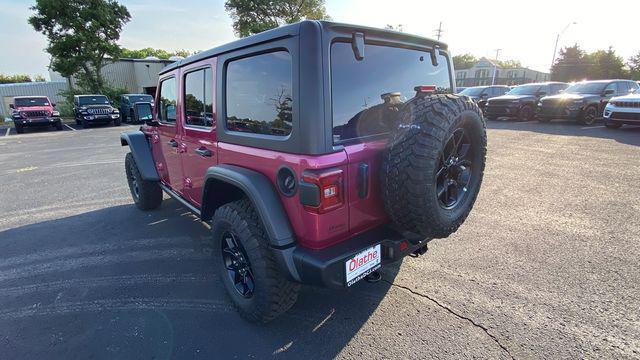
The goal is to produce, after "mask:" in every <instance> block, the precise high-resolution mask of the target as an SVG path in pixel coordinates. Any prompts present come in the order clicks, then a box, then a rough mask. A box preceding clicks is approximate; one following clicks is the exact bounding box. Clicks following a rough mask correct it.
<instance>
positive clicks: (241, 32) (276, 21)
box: [224, 0, 330, 37]
mask: <svg viewBox="0 0 640 360" xmlns="http://www.w3.org/2000/svg"><path fill="white" fill-rule="evenodd" d="M224 7H225V9H226V10H227V11H228V12H229V14H230V15H231V19H233V30H234V31H235V33H236V35H238V36H240V37H245V36H249V35H252V34H257V33H259V32H262V31H265V30H269V29H273V28H277V27H278V26H280V25H284V24H291V23H294V22H297V21H301V20H328V19H330V17H329V15H327V11H326V10H325V8H324V0H227V2H226V3H225V4H224Z"/></svg>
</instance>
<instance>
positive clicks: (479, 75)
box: [455, 57, 549, 87]
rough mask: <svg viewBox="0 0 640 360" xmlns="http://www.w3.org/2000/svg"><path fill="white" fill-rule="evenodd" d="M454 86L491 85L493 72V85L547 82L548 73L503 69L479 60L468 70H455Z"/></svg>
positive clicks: (488, 61) (492, 63)
mask: <svg viewBox="0 0 640 360" xmlns="http://www.w3.org/2000/svg"><path fill="white" fill-rule="evenodd" d="M455 70H456V73H455V77H456V86H464V87H468V86H482V85H491V82H492V79H493V73H494V71H495V82H494V83H495V85H520V84H527V83H532V82H544V81H549V73H545V72H541V71H536V70H531V69H529V68H525V67H520V68H508V69H505V68H503V67H501V66H500V65H497V66H496V64H495V63H494V62H493V61H491V60H489V59H487V58H484V57H483V58H480V60H478V62H477V63H475V64H473V66H471V67H470V68H468V69H455Z"/></svg>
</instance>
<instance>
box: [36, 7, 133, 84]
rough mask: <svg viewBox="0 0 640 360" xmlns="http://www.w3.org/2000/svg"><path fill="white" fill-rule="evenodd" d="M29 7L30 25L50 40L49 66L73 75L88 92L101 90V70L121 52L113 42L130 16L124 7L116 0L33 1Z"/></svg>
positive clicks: (48, 50) (63, 73)
mask: <svg viewBox="0 0 640 360" xmlns="http://www.w3.org/2000/svg"><path fill="white" fill-rule="evenodd" d="M31 10H33V11H34V12H35V13H34V15H33V16H31V17H29V24H31V26H33V28H34V29H35V30H36V31H38V32H41V33H43V34H44V35H45V36H46V37H47V40H48V41H49V44H48V46H47V49H46V50H47V52H48V53H49V54H50V55H51V69H52V70H54V71H57V72H59V73H60V74H61V75H62V76H65V77H70V76H73V75H75V76H76V78H77V79H78V85H79V86H80V87H81V88H83V89H85V90H87V91H90V92H97V93H99V92H102V91H104V89H105V88H107V87H108V84H105V81H104V78H103V77H102V74H101V72H100V71H101V69H102V67H103V66H104V65H105V63H106V62H107V61H109V58H111V59H117V58H118V56H119V55H120V46H118V44H117V43H116V41H117V40H118V39H119V38H120V32H121V31H122V27H123V26H124V24H126V23H127V22H128V21H129V20H130V19H131V15H130V14H129V11H128V10H127V8H126V7H125V6H123V5H120V4H119V3H118V2H117V1H115V0H36V4H35V5H34V6H32V7H31Z"/></svg>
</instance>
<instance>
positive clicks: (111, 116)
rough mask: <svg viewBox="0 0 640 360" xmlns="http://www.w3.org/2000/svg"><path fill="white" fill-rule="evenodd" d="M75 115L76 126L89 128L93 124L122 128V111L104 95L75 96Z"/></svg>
mask: <svg viewBox="0 0 640 360" xmlns="http://www.w3.org/2000/svg"><path fill="white" fill-rule="evenodd" d="M73 115H74V116H75V118H76V124H77V125H82V127H84V128H87V127H89V126H91V125H93V124H107V123H110V122H113V125H115V126H120V124H121V118H120V110H118V109H116V108H114V107H113V105H112V104H111V101H109V98H107V97H106V96H104V95H74V96H73Z"/></svg>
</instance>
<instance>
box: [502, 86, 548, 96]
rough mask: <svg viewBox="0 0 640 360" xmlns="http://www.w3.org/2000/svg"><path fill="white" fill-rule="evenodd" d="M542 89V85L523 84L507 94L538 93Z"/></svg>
mask: <svg viewBox="0 0 640 360" xmlns="http://www.w3.org/2000/svg"><path fill="white" fill-rule="evenodd" d="M540 90H542V85H522V86H518V87H516V88H514V89H512V90H511V91H509V92H508V93H507V95H536V94H537V93H538V92H539V91H540Z"/></svg>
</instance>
